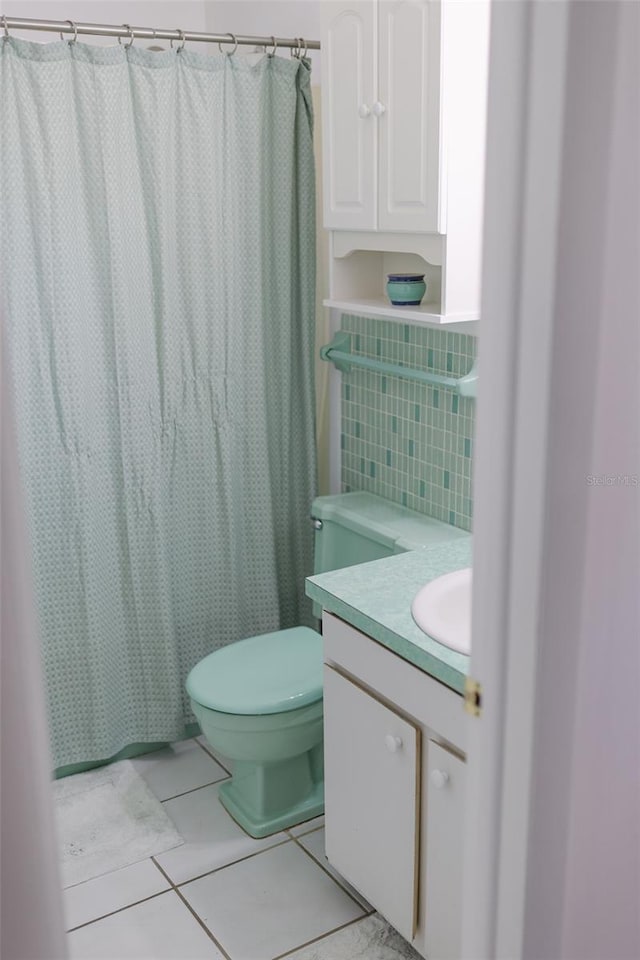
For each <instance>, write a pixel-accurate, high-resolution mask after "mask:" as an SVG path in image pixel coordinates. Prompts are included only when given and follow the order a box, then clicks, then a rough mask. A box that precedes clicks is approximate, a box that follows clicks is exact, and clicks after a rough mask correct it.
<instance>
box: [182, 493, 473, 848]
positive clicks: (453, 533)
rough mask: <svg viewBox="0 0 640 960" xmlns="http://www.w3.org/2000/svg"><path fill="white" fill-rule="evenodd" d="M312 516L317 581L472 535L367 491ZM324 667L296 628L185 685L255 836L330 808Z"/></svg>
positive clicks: (240, 816) (229, 805)
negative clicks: (325, 756) (326, 793)
mask: <svg viewBox="0 0 640 960" xmlns="http://www.w3.org/2000/svg"><path fill="white" fill-rule="evenodd" d="M312 518H313V523H314V527H315V561H314V572H315V573H323V572H324V571H326V570H335V569H338V568H339V567H348V566H352V565H353V564H356V563H365V562H367V561H368V560H378V559H381V558H382V557H388V556H391V555H392V554H395V553H404V552H406V551H407V550H415V549H417V548H419V547H422V546H427V545H431V544H435V543H440V542H443V541H445V540H447V541H450V540H452V539H454V538H456V537H461V536H465V534H464V533H463V532H462V531H461V530H458V529H456V528H455V527H450V526H448V525H447V524H444V523H440V522H439V521H437V520H432V519H431V518H430V517H424V516H422V515H421V514H417V513H414V512H413V511H411V510H407V509H405V508H404V507H401V506H398V505H397V504H394V503H391V502H389V501H387V500H383V499H381V498H380V497H377V496H375V495H373V494H370V493H360V492H359V493H345V494H337V495H335V496H328V497H318V498H317V499H316V500H315V501H314V503H313V506H312ZM315 612H316V615H317V616H320V611H319V610H316V611H315ZM322 663H323V657H322V637H321V635H320V634H319V633H317V632H316V631H315V630H311V629H309V628H308V627H293V628H291V629H288V630H278V631H276V632H275V633H265V634H262V635H260V636H257V637H249V638H248V639H246V640H239V641H237V642H236V643H232V644H229V645H228V646H226V647H223V648H222V649H220V650H216V651H214V652H213V653H211V654H209V656H207V657H205V658H204V659H203V660H201V661H200V663H198V664H196V666H195V667H194V668H193V670H191V672H190V674H189V676H188V677H187V692H188V694H189V696H190V698H191V703H192V706H193V711H194V714H195V716H196V717H197V719H198V722H199V723H200V727H201V729H202V733H203V734H204V736H205V738H206V739H207V741H208V742H209V743H210V744H211V746H212V747H213V748H214V749H215V750H216V751H218V752H219V753H220V754H221V755H222V756H223V757H226V758H228V759H229V760H231V761H232V765H233V766H232V770H233V775H232V777H231V779H230V780H229V781H227V782H226V783H224V784H222V786H221V787H220V791H219V796H220V800H221V802H222V803H223V804H224V806H225V808H226V809H227V810H228V811H229V813H230V814H231V816H232V817H233V818H234V820H236V821H237V822H238V823H239V824H240V826H241V827H243V829H244V830H246V832H247V833H249V834H250V835H251V836H252V837H266V836H268V835H269V834H271V833H276V832H278V831H279V830H284V829H285V828H286V827H291V826H293V825H294V824H297V823H302V822H303V821H304V820H309V819H311V818H312V817H316V816H318V815H319V814H321V813H322V812H323V810H324V796H323V786H324V783H323V756H322V669H323V667H322Z"/></svg>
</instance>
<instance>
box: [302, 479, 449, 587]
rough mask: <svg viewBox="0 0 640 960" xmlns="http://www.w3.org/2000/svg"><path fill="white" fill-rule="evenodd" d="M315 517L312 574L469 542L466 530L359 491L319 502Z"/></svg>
mask: <svg viewBox="0 0 640 960" xmlns="http://www.w3.org/2000/svg"><path fill="white" fill-rule="evenodd" d="M311 516H312V519H313V520H314V522H315V528H316V532H315V553H314V565H313V566H314V573H324V572H325V571H326V570H337V569H338V568H340V567H350V566H352V565H353V564H355V563H366V562H367V561H368V560H380V559H382V558H383V557H390V556H392V555H393V554H395V553H405V552H406V551H407V550H417V549H418V548H419V547H425V546H430V545H432V544H435V543H444V542H451V541H452V540H456V539H460V538H463V537H468V533H466V532H465V531H464V530H459V529H458V528H457V527H452V526H450V525H449V524H447V523H442V522H441V521H440V520H434V519H432V518H431V517H425V516H424V515H423V514H421V513H415V512H414V511H413V510H408V509H407V508H406V507H401V506H400V505H399V504H396V503H392V502H391V501H390V500H383V499H382V497H377V496H376V495H375V494H373V493H364V492H361V491H358V492H356V493H341V494H335V495H333V496H327V497H317V498H316V499H315V500H314V501H313V505H312V507H311Z"/></svg>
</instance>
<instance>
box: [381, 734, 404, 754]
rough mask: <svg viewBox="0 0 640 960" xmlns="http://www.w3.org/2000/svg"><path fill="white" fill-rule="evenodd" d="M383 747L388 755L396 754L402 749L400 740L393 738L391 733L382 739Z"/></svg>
mask: <svg viewBox="0 0 640 960" xmlns="http://www.w3.org/2000/svg"><path fill="white" fill-rule="evenodd" d="M384 742H385V746H386V748H387V750H388V751H389V753H397V752H398V750H400V749H401V748H402V740H401V738H400V737H394V736H393V734H392V733H388V734H387V735H386V737H385V738H384Z"/></svg>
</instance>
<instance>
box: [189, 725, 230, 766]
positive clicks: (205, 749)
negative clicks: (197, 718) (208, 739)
mask: <svg viewBox="0 0 640 960" xmlns="http://www.w3.org/2000/svg"><path fill="white" fill-rule="evenodd" d="M198 736H203V734H199V735H198ZM193 739H194V740H195V742H196V743H197V744H198V746H199V747H200V749H201V750H204V752H205V753H206V755H207V756H208V757H211V759H212V760H215V762H216V763H217V764H218V765H219V766H220V767H222V769H223V770H226V771H227V773H228V774H229V776H232V774H231V770H229V768H228V767H225V765H224V763H222V762H221V761H220V760H218V758H217V757H214V755H213V754H212V753H211V751H210V750H209V749H208V748H207V747H205V745H204V743H200V741H199V740H198V739H197V737H194V738H193Z"/></svg>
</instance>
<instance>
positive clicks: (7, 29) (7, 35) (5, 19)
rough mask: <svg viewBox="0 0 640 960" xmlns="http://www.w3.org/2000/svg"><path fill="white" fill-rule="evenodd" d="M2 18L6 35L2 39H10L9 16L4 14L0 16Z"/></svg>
mask: <svg viewBox="0 0 640 960" xmlns="http://www.w3.org/2000/svg"><path fill="white" fill-rule="evenodd" d="M0 20H2V26H3V27H4V36H3V38H2V39H3V40H8V39H9V27H8V26H7V18H6V16H4V15H3V16H2V17H0Z"/></svg>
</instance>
